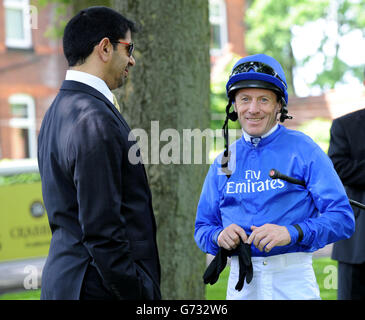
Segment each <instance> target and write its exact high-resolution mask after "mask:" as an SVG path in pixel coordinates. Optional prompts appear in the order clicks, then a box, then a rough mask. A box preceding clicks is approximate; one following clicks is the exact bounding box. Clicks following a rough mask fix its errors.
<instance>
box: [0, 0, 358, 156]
mask: <svg viewBox="0 0 365 320" xmlns="http://www.w3.org/2000/svg"><path fill="white" fill-rule="evenodd" d="M32 1H33V0H0V160H1V159H3V158H10V159H24V158H35V157H36V147H37V143H36V137H37V133H38V131H39V128H40V124H41V121H42V118H43V115H44V113H45V111H46V109H47V108H48V107H49V105H50V103H51V101H52V100H53V98H54V96H55V95H56V93H57V91H58V89H59V87H60V85H61V82H62V80H63V79H64V76H65V72H66V69H67V63H66V60H65V58H64V57H63V53H62V43H61V40H52V39H50V38H48V37H45V32H46V30H47V28H48V26H49V24H50V22H51V21H53V20H54V19H55V14H54V10H53V7H52V6H47V7H46V8H40V7H38V6H35V5H34V3H33V2H32ZM34 1H35V0H34ZM32 4H33V5H32ZM209 5H210V24H211V67H212V68H211V78H212V79H214V77H216V76H217V75H218V74H219V73H221V71H222V69H224V68H225V66H226V65H227V63H229V62H230V61H231V60H232V59H233V55H234V54H235V55H238V56H245V55H246V54H247V53H246V51H245V45H244V35H245V26H244V12H245V7H246V1H245V0H209ZM363 106H365V96H364V93H363V92H357V93H355V94H353V93H347V94H343V93H339V92H334V91H333V92H329V93H326V94H324V95H321V96H318V97H308V98H297V97H289V111H290V114H292V115H293V116H294V119H293V120H292V121H290V122H289V121H288V122H286V123H285V125H286V126H288V127H290V128H297V127H298V126H299V125H300V124H301V123H303V122H304V121H307V120H311V119H314V118H316V117H322V118H325V119H329V120H331V119H333V118H336V117H338V116H340V115H342V114H345V113H347V112H350V111H353V110H357V109H360V108H361V107H363Z"/></svg>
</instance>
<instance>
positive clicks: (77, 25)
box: [63, 6, 137, 67]
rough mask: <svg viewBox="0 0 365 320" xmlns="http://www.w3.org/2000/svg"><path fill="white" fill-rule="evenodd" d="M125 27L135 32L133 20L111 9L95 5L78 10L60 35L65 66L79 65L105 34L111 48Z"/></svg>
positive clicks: (122, 33) (124, 31) (123, 34)
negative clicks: (66, 62)
mask: <svg viewBox="0 0 365 320" xmlns="http://www.w3.org/2000/svg"><path fill="white" fill-rule="evenodd" d="M128 30H130V31H131V32H136V31H137V30H136V25H135V23H134V22H133V21H131V20H128V19H127V18H125V17H123V16H122V15H121V14H120V13H119V12H117V11H115V10H113V9H111V8H108V7H102V6H97V7H90V8H87V9H84V10H81V11H80V12H79V13H78V14H76V15H75V16H74V17H73V18H72V19H71V20H70V21H69V22H68V23H67V25H66V27H65V31H64V34H63V52H64V54H65V57H66V59H67V61H68V64H69V66H70V67H72V66H75V65H78V64H83V63H84V62H85V60H86V58H87V57H88V56H89V55H90V54H91V53H92V51H93V49H94V46H95V45H97V44H98V43H99V42H100V41H101V40H102V39H103V38H105V37H107V38H109V40H110V42H112V43H113V46H114V47H115V45H116V44H115V43H116V41H118V40H119V39H120V38H124V37H125V35H126V33H127V31H128Z"/></svg>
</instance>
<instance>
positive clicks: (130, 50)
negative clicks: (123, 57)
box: [115, 41, 134, 57]
mask: <svg viewBox="0 0 365 320" xmlns="http://www.w3.org/2000/svg"><path fill="white" fill-rule="evenodd" d="M115 43H121V44H125V45H126V46H127V50H128V56H129V57H131V56H132V54H133V51H134V43H133V42H123V41H115Z"/></svg>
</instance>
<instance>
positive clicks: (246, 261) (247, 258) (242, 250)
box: [235, 242, 253, 291]
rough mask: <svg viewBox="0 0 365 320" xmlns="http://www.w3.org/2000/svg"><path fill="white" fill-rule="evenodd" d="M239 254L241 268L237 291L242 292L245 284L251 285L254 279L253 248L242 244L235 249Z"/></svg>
mask: <svg viewBox="0 0 365 320" xmlns="http://www.w3.org/2000/svg"><path fill="white" fill-rule="evenodd" d="M235 250H236V251H238V252H237V254H238V262H239V266H240V273H239V279H238V282H237V284H236V287H235V289H236V290H238V291H241V290H242V288H243V284H244V282H245V278H246V282H247V283H250V282H251V280H252V277H253V268H252V262H251V246H250V245H249V244H247V243H242V242H241V243H240V244H239V245H238V247H237V248H236V249H235Z"/></svg>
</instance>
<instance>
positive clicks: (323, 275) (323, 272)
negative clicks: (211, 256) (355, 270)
mask: <svg viewBox="0 0 365 320" xmlns="http://www.w3.org/2000/svg"><path fill="white" fill-rule="evenodd" d="M313 269H314V272H315V274H316V278H317V283H318V286H319V290H320V295H321V298H322V300H336V299H337V289H332V287H333V284H335V283H336V282H337V261H334V260H332V259H330V258H327V257H326V258H315V259H313ZM228 275H229V268H228V267H226V268H225V269H224V271H223V272H222V273H221V275H220V277H219V280H218V281H217V282H216V283H215V284H214V285H213V286H211V285H207V286H206V299H207V300H225V298H226V290H227V281H228ZM332 280H333V281H332Z"/></svg>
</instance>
